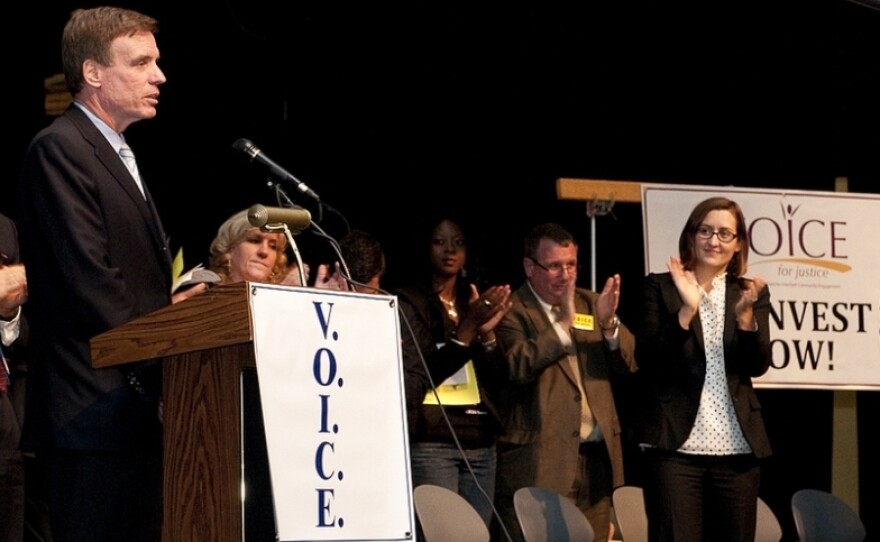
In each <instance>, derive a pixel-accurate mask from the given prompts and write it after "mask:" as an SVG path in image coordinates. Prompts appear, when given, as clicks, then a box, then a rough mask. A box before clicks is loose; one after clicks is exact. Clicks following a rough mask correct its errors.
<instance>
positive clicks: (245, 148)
mask: <svg viewBox="0 0 880 542" xmlns="http://www.w3.org/2000/svg"><path fill="white" fill-rule="evenodd" d="M232 148H233V149H235V150H237V151H241V152H243V153H245V154H247V155H248V156H249V157H250V159H251V162H253V161H254V160H256V161H257V162H259V163H261V164H263V165H264V166H266V167H267V168H269V173H271V174H272V175H273V176H275V177H278V178H279V179H283V180H285V181H290V182H292V183H293V184H294V185H295V186H296V188H297V189H298V190H299V191H300V192H302V193H304V194H308V195H309V196H311V197H313V198H315V201H318V202H320V201H321V198H319V197H318V194H316V193H315V191H314V190H312V189H311V188H309V187H308V186H306V183H304V182H302V181H300V180H299V179H297V178H296V177H294V176H293V175H292V174H291V173H290V172H289V171H287V170H286V169H284V168H283V167H281V166H279V165H278V164H276V163H275V162H273V161H272V159H271V158H269V157H268V156H266V155H265V154H263V152H262V151H261V150H260V148H259V147H257V146H256V145H254V144H253V143H252V142H251V140H249V139H244V138H240V139H236V140H235V143H233V144H232Z"/></svg>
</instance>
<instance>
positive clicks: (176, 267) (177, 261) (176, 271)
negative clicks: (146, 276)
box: [171, 247, 183, 282]
mask: <svg viewBox="0 0 880 542" xmlns="http://www.w3.org/2000/svg"><path fill="white" fill-rule="evenodd" d="M181 273H183V247H180V250H178V251H177V254H176V255H175V256H174V261H172V262H171V282H174V281H176V280H177V277H179V276H180V274H181Z"/></svg>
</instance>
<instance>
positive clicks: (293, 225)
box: [247, 203, 312, 234]
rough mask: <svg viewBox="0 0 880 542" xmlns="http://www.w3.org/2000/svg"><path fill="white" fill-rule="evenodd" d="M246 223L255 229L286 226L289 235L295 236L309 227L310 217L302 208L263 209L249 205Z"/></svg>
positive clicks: (256, 205) (257, 205)
mask: <svg viewBox="0 0 880 542" xmlns="http://www.w3.org/2000/svg"><path fill="white" fill-rule="evenodd" d="M247 217H248V222H250V223H251V226H254V227H255V228H262V227H264V226H267V225H268V226H271V225H272V224H287V227H288V228H290V233H293V234H296V233H299V232H301V231H302V230H304V229H306V228H308V227H309V224H311V223H312V215H311V213H309V212H308V211H307V210H305V209H303V208H298V209H285V208H283V207H265V206H263V205H260V204H259V203H257V204H255V205H251V208H250V209H248V213H247Z"/></svg>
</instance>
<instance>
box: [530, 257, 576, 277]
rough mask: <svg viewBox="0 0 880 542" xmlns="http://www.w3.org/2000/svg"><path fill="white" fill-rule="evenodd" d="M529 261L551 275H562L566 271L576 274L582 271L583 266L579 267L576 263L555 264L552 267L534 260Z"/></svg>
mask: <svg viewBox="0 0 880 542" xmlns="http://www.w3.org/2000/svg"><path fill="white" fill-rule="evenodd" d="M529 259H530V260H532V261H533V262H534V263H535V265H537V266H538V267H540V268H541V269H543V270H544V271H546V272H548V273H550V274H551V275H561V274H562V273H563V272H565V271H569V272H572V273H575V274H576V273H577V272H578V271H580V268H581V266H579V265H578V264H576V263H560V262H553V263H551V264H550V265H544V264H542V263H541V262H539V261H538V260H536V259H534V258H531V257H529Z"/></svg>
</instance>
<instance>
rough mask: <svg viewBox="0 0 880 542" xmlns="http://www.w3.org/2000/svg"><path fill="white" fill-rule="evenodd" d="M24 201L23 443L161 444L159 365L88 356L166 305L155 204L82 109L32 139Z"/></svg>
mask: <svg viewBox="0 0 880 542" xmlns="http://www.w3.org/2000/svg"><path fill="white" fill-rule="evenodd" d="M19 195H20V198H21V199H20V209H21V220H20V226H21V245H22V254H23V256H24V262H25V264H26V265H27V273H28V289H29V302H28V304H27V305H26V307H27V309H28V311H29V312H28V314H29V320H30V322H31V332H32V340H31V359H32V360H33V361H32V363H33V365H32V370H31V373H30V377H31V378H30V379H29V385H30V387H29V392H32V393H29V396H30V397H31V399H32V400H30V399H29V404H28V412H27V417H26V420H27V421H26V426H25V433H26V437H25V438H26V439H28V442H29V443H31V444H40V445H44V446H52V447H58V448H68V449H82V450H127V449H136V448H139V447H142V446H145V445H148V444H149V445H155V444H156V442H157V441H159V442H160V440H159V439H160V437H161V432H160V425H159V422H158V417H157V411H156V408H155V407H156V404H157V401H158V398H159V394H160V393H161V389H160V387H159V383H160V373H159V370H160V368H159V367H158V366H156V365H155V364H149V363H148V364H144V365H141V366H139V367H137V368H133V369H129V368H124V369H122V368H107V369H98V370H95V369H92V367H91V355H90V350H89V340H90V339H91V338H92V337H94V336H95V335H97V334H99V333H101V332H104V331H107V330H109V329H111V328H114V327H116V326H119V325H121V324H124V323H126V322H128V321H129V320H131V319H133V318H136V317H138V316H142V315H144V314H147V313H149V312H152V311H154V310H156V309H158V308H160V307H162V306H165V305H167V304H169V303H170V289H171V259H170V257H169V251H168V247H167V244H166V240H165V234H164V232H163V231H162V226H161V224H160V222H159V219H158V215H157V213H156V210H155V208H154V207H153V204H152V201H149V202H148V201H145V200H144V197H143V195H142V194H141V193H140V191H139V190H138V187H137V185H136V183H135V181H134V179H132V177H131V175H130V174H129V172H128V169H126V167H125V165H124V164H123V163H122V160H121V159H120V158H119V156H118V155H117V154H116V152H114V150H113V147H112V146H111V145H110V144H109V143H108V142H107V140H106V139H105V138H104V136H103V135H102V134H101V133H100V132H99V131H98V129H97V128H96V127H95V126H94V125H93V124H92V122H91V121H90V120H89V119H88V117H86V115H85V113H83V112H82V111H81V110H80V109H79V108H78V107H76V106H71V107H70V108H69V109H68V110H67V111H66V112H65V113H64V114H63V115H62V116H61V117H59V118H57V119H56V120H55V121H54V122H53V123H52V124H51V125H50V126H49V127H47V128H46V129H44V130H43V131H41V132H40V133H39V134H37V136H36V137H35V138H34V140H33V141H32V142H31V144H30V146H29V148H28V151H27V154H26V157H25V162H24V167H23V171H22V177H21V185H20V189H19ZM148 197H149V193H148ZM129 373H132V374H134V375H135V376H136V378H137V379H138V380H140V383H141V384H142V386H141V387H140V391H138V390H137V389H135V386H132V385H131V384H130V379H129ZM33 438H37V439H38V441H36V442H34V441H33Z"/></svg>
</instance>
